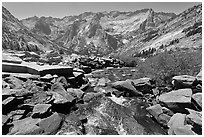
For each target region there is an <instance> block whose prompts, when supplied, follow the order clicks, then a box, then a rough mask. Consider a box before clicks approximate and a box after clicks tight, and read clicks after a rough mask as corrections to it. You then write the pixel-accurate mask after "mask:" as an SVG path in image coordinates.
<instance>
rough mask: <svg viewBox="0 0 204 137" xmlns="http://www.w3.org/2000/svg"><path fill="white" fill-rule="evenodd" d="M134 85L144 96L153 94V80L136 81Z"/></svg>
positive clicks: (141, 79) (133, 81)
mask: <svg viewBox="0 0 204 137" xmlns="http://www.w3.org/2000/svg"><path fill="white" fill-rule="evenodd" d="M132 83H133V85H134V87H135V88H136V89H137V90H139V91H141V92H142V93H143V94H146V93H150V94H152V93H153V92H152V90H151V89H152V88H153V83H154V82H153V80H151V79H150V78H140V79H135V80H132Z"/></svg>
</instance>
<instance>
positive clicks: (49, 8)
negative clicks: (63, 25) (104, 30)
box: [2, 2, 200, 20]
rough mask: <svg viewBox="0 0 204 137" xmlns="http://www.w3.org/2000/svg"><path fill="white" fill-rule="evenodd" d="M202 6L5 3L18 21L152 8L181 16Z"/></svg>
mask: <svg viewBox="0 0 204 137" xmlns="http://www.w3.org/2000/svg"><path fill="white" fill-rule="evenodd" d="M197 4H200V3H199V2H3V3H2V6H4V7H5V8H7V10H9V11H10V12H11V14H13V15H14V16H15V17H16V18H18V19H20V20H21V19H25V18H28V17H33V16H38V17H41V16H45V17H49V16H51V17H57V18H63V17H65V16H71V15H79V14H81V13H83V12H89V11H91V12H102V11H108V12H109V11H114V10H117V11H136V10H140V9H144V8H152V9H153V10H154V11H156V12H159V11H161V12H173V13H176V14H179V13H181V12H183V11H184V10H186V9H188V8H190V7H192V6H194V5H197Z"/></svg>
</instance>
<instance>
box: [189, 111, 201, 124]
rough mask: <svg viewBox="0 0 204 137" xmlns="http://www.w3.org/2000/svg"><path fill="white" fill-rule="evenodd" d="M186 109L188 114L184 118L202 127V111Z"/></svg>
mask: <svg viewBox="0 0 204 137" xmlns="http://www.w3.org/2000/svg"><path fill="white" fill-rule="evenodd" d="M186 109H187V108H186ZM187 110H188V112H189V113H190V114H188V115H187V116H186V118H187V119H189V120H190V121H192V122H193V123H195V124H197V125H199V126H201V127H202V112H198V111H194V110H192V109H187Z"/></svg>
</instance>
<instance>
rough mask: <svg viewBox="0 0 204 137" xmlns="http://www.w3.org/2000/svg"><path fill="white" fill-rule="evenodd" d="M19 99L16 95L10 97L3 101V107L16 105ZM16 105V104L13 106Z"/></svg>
mask: <svg viewBox="0 0 204 137" xmlns="http://www.w3.org/2000/svg"><path fill="white" fill-rule="evenodd" d="M16 101H17V99H16V98H15V97H8V98H6V99H5V100H3V101H2V109H4V108H7V107H15V105H14V104H15V103H16ZM13 105H14V106H13Z"/></svg>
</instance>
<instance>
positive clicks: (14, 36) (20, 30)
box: [2, 7, 57, 51]
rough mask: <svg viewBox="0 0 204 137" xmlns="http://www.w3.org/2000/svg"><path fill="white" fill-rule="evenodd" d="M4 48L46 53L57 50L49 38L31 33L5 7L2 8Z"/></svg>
mask: <svg viewBox="0 0 204 137" xmlns="http://www.w3.org/2000/svg"><path fill="white" fill-rule="evenodd" d="M2 47H3V49H12V50H25V51H46V50H49V49H53V48H57V46H56V45H55V44H54V43H53V42H51V41H50V40H48V39H47V38H45V37H42V36H41V35H38V34H35V33H33V32H32V31H30V30H29V29H28V28H27V27H25V26H24V25H23V24H22V23H21V22H20V21H19V20H18V19H17V18H15V17H14V16H13V15H12V14H11V13H10V12H9V11H8V10H7V9H6V8H4V7H2Z"/></svg>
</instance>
